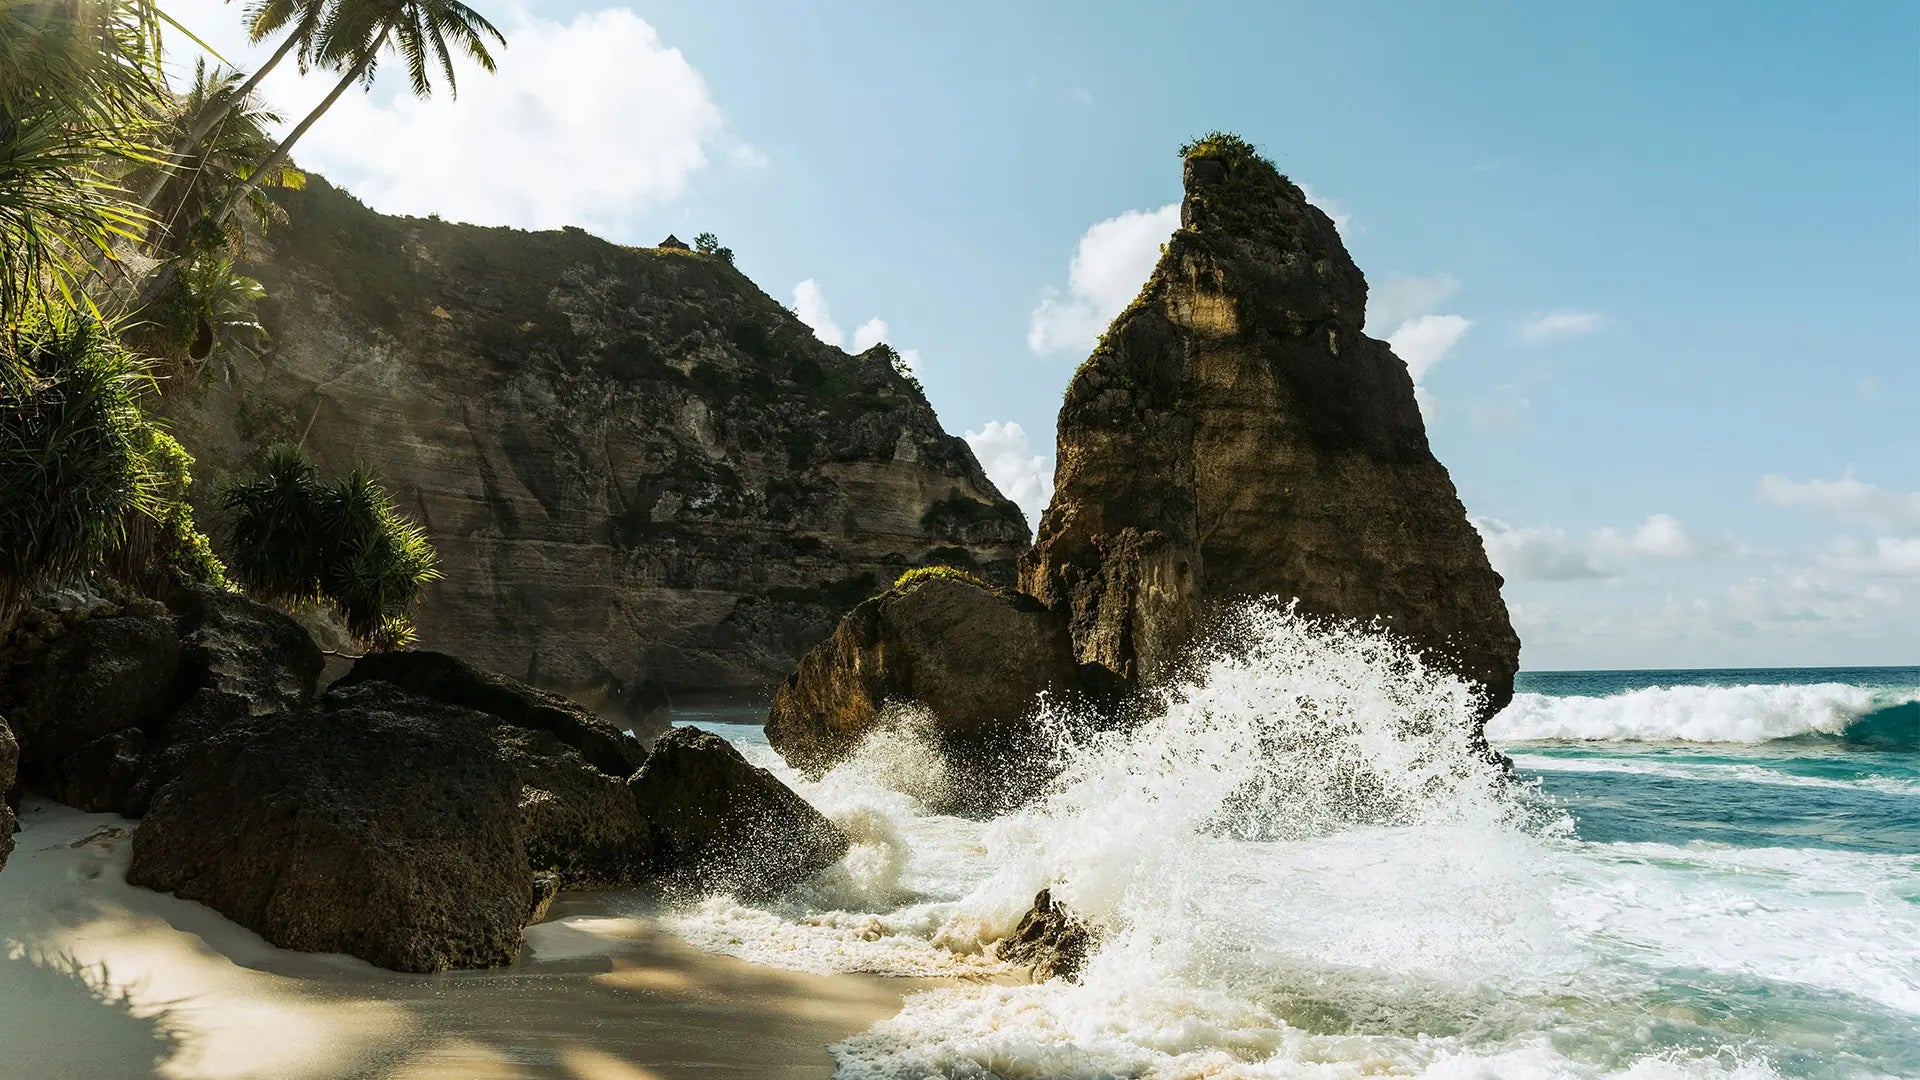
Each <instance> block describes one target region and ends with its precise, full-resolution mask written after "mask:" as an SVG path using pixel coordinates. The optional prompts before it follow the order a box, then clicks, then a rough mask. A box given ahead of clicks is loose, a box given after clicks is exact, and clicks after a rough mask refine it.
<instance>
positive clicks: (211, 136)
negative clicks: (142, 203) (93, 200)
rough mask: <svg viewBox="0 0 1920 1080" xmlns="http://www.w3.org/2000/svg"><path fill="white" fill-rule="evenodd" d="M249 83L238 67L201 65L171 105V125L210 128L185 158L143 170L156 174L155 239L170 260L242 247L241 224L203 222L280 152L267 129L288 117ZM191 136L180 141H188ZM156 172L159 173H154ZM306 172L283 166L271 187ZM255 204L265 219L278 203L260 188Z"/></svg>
mask: <svg viewBox="0 0 1920 1080" xmlns="http://www.w3.org/2000/svg"><path fill="white" fill-rule="evenodd" d="M245 90H246V86H245V85H244V84H243V83H242V81H241V77H240V74H239V73H238V72H234V71H225V70H215V71H211V72H210V71H208V70H207V66H206V62H205V61H201V62H200V63H198V64H197V65H196V66H195V69H194V79H193V86H192V87H191V88H190V89H189V90H188V91H187V93H186V94H185V95H184V96H182V97H181V98H180V100H179V102H178V104H177V106H176V107H175V108H174V109H173V110H171V112H170V114H169V116H168V118H167V121H166V126H167V127H169V128H171V129H173V130H174V131H191V130H198V129H201V128H205V129H206V134H205V136H204V137H203V139H202V140H201V141H199V142H197V143H193V144H192V148H191V149H190V150H188V151H187V154H186V156H185V157H178V156H176V157H175V158H174V159H173V161H171V162H169V163H164V164H155V165H151V166H147V167H146V168H143V169H140V170H136V175H135V178H136V179H142V180H148V182H147V183H146V185H145V186H146V190H147V191H148V192H150V193H151V194H150V195H149V197H148V198H147V200H146V207H147V210H148V212H149V213H150V214H151V215H152V216H153V218H154V222H153V227H152V229H151V230H150V231H149V234H148V237H147V244H148V245H149V246H151V247H155V248H157V249H158V251H157V254H158V255H160V256H161V257H162V258H179V257H181V256H185V255H190V254H195V253H199V252H206V251H210V250H213V249H216V248H221V247H225V248H228V249H230V250H236V251H237V247H238V241H239V230H233V229H229V230H226V231H225V233H224V234H223V233H222V232H221V231H220V230H217V229H215V230H208V229H204V228H198V227H197V226H199V225H201V223H202V222H203V221H204V219H205V217H206V214H207V211H208V210H209V209H210V208H211V207H213V206H217V205H219V204H220V203H221V202H223V201H224V200H225V198H226V195H227V193H228V192H229V191H231V190H232V188H233V185H235V184H238V183H239V182H241V181H243V180H245V179H247V178H248V177H250V176H252V175H253V174H254V172H255V171H256V170H257V163H258V162H259V161H261V160H262V159H264V158H265V157H267V155H269V154H270V153H272V152H273V139H272V137H271V136H269V135H268V134H267V129H268V128H269V127H270V126H272V125H274V124H277V123H279V122H280V117H279V116H278V115H276V114H274V113H273V112H272V111H270V110H268V109H266V108H264V107H263V106H262V105H261V104H260V101H259V99H258V98H257V97H254V98H250V97H245V96H242V93H243V91H245ZM216 115H217V116H221V117H224V119H223V120H222V121H221V122H220V123H219V124H218V125H217V126H215V127H208V126H207V125H206V123H205V121H206V118H207V117H209V116H216ZM185 143H186V140H185V139H182V140H180V144H185ZM149 171H150V172H152V173H153V174H155V175H154V176H153V177H152V178H150V179H149V178H148V177H147V176H146V173H147V172H149ZM305 183H306V176H305V174H303V173H302V172H300V170H298V169H296V168H294V167H293V166H291V165H286V164H282V165H281V166H280V168H279V169H278V170H276V171H275V173H274V175H272V176H269V177H267V178H266V179H265V181H264V183H263V185H262V186H263V187H282V188H296V189H297V188H299V187H301V186H303V185H304V184H305ZM248 209H249V210H250V211H251V212H252V215H253V216H254V217H255V218H256V219H257V221H258V222H259V223H260V224H262V225H264V224H266V222H267V221H268V220H269V219H270V218H271V217H272V214H273V211H274V206H273V204H272V203H271V202H269V201H268V199H267V197H266V195H265V193H264V192H262V191H259V190H256V191H255V192H254V195H253V198H252V200H251V202H250V204H249V207H248Z"/></svg>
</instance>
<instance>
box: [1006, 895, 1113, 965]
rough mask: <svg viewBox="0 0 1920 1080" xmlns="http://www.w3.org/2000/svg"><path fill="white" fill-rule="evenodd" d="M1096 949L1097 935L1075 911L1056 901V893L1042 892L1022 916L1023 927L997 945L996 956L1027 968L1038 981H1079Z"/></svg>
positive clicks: (1018, 927) (1020, 926) (1017, 928)
mask: <svg viewBox="0 0 1920 1080" xmlns="http://www.w3.org/2000/svg"><path fill="white" fill-rule="evenodd" d="M1093 947H1094V938H1093V932H1092V931H1091V930H1089V929H1088V928H1087V924H1086V923H1085V922H1084V921H1083V920H1082V919H1081V918H1080V917H1079V916H1078V915H1075V914H1074V913H1073V909H1072V908H1069V907H1067V905H1065V904H1062V903H1060V902H1059V901H1058V900H1055V899H1054V898H1053V890H1051V889H1041V890H1040V894H1039V895H1038V896H1035V897H1034V898H1033V907H1032V908H1030V909H1028V911H1027V913H1026V914H1025V915H1022V916H1021V917H1020V925H1018V926H1016V927H1014V930H1013V933H1011V934H1008V935H1007V936H1006V937H1004V938H1002V939H1000V942H999V943H998V944H997V945H995V946H994V948H993V955H994V957H995V959H998V960H1001V961H1004V962H1006V963H1009V964H1019V965H1020V966H1021V967H1024V968H1026V969H1027V971H1028V974H1029V975H1030V976H1031V977H1032V979H1033V981H1034V982H1046V981H1047V980H1048V979H1068V980H1075V979H1078V978H1079V976H1080V966H1081V965H1082V964H1084V963H1086V960H1087V955H1088V954H1089V953H1091V952H1092V951H1093Z"/></svg>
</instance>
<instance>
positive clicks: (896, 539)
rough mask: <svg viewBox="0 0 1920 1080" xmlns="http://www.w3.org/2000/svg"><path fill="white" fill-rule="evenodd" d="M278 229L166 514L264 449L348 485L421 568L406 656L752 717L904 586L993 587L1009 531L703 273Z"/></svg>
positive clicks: (593, 694)
mask: <svg viewBox="0 0 1920 1080" xmlns="http://www.w3.org/2000/svg"><path fill="white" fill-rule="evenodd" d="M283 201H284V203H285V206H286V210H287V215H288V219H287V221H286V223H285V224H282V225H278V226H276V227H275V228H274V229H273V230H272V233H271V235H270V236H269V238H268V244H269V246H270V250H268V251H266V252H263V253H261V256H260V257H259V258H258V259H257V260H256V261H255V264H254V265H253V266H251V267H250V268H249V272H251V273H253V274H254V275H255V276H257V277H258V278H260V279H261V280H262V281H263V282H264V283H265V284H266V286H267V288H268V291H269V299H268V300H267V302H266V303H265V304H264V305H263V312H262V314H263V321H264V322H265V323H266V325H267V327H268V329H269V330H270V331H271V333H272V343H271V347H270V349H269V350H268V351H267V353H266V354H265V355H264V357H263V358H262V359H261V360H259V361H253V360H243V361H241V362H239V363H238V365H237V366H236V367H235V368H234V370H233V372H232V374H231V376H230V377H228V378H226V379H224V380H223V379H221V378H217V377H216V378H214V379H211V380H210V381H209V383H208V385H207V386H206V387H204V388H202V389H199V390H195V391H192V392H184V393H176V394H175V395H173V397H172V398H171V399H170V400H169V403H168V406H167V411H168V412H169V413H170V418H171V420H172V423H173V426H174V430H175V433H176V434H177V435H178V436H179V438H180V439H181V441H182V442H183V443H184V444H185V445H187V446H188V447H189V448H190V449H191V450H192V451H193V452H194V454H196V455H197V456H198V458H199V464H198V466H197V469H198V471H200V472H201V473H202V474H203V475H201V476H200V477H199V479H200V483H198V484H196V485H195V490H196V492H200V493H209V492H212V491H215V490H216V489H217V488H218V487H219V485H220V484H221V483H222V482H223V481H225V480H227V479H229V478H232V477H234V476H237V475H241V474H244V473H246V472H247V471H248V470H250V469H251V468H252V467H253V465H254V463H255V461H256V460H257V458H258V456H259V454H260V452H261V450H262V449H263V448H264V447H265V446H267V445H268V444H270V443H272V442H273V441H276V440H283V439H284V440H298V441H302V442H303V443H304V445H305V447H306V449H307V450H308V451H309V453H311V454H312V455H313V456H314V458H315V459H316V460H317V461H318V462H319V463H320V464H321V465H322V466H324V467H327V468H332V469H339V468H343V467H346V466H348V465H350V464H352V463H353V462H355V461H361V462H365V463H367V464H370V465H373V466H375V467H376V468H377V469H378V470H379V472H380V475H381V478H382V479H383V480H384V481H385V483H386V484H387V485H388V486H389V487H390V488H392V489H394V491H395V493H396V495H397V496H398V498H399V500H400V502H401V504H402V506H403V508H404V509H406V510H408V511H409V512H410V513H412V514H414V515H415V516H417V517H418V519H419V520H420V521H421V522H422V523H423V524H424V525H425V526H426V527H427V529H428V530H429V532H430V534H431V536H432V539H433V542H434V544H435V546H436V547H438V549H439V551H440V566H441V569H442V570H443V571H444V573H445V580H443V581H441V582H439V583H438V584H437V585H435V586H434V587H433V588H432V590H431V592H430V594H429V596H428V599H427V601H426V603H425V606H424V608H423V610H422V611H421V612H420V614H419V616H418V619H417V622H418V625H419V628H420V632H421V643H422V644H423V645H424V646H427V647H431V648H436V649H441V650H445V651H448V652H452V653H456V654H458V655H460V656H462V657H465V658H467V659H468V660H471V661H472V662H474V663H475V664H478V665H480V666H482V667H488V668H493V669H496V670H500V671H504V672H509V673H512V674H515V675H518V676H520V677H522V678H525V679H526V680H527V681H530V682H534V683H537V684H540V685H543V686H546V687H548V688H551V689H555V690H559V691H561V692H564V693H567V694H570V695H573V696H576V697H578V698H580V699H582V700H585V701H587V702H589V703H593V704H596V705H598V706H601V707H603V708H604V707H607V706H609V705H618V704H619V703H621V702H627V703H636V702H638V701H640V700H641V699H642V698H645V697H647V696H649V695H651V694H652V693H654V692H655V691H657V690H659V689H665V690H668V691H674V690H686V689H695V688H714V689H732V690H748V691H756V692H765V691H768V690H770V689H771V687H772V686H773V684H774V683H775V682H777V681H778V680H779V679H780V678H781V677H783V676H784V675H786V673H787V672H789V671H790V670H792V668H793V666H794V664H795V662H796V661H797V659H798V657H799V656H800V654H801V653H802V652H804V651H805V650H806V649H807V648H808V647H809V646H811V645H812V644H814V643H815V642H817V641H819V640H820V639H822V638H824V637H825V636H826V635H827V634H828V633H829V632H830V631H831V630H832V628H833V623H834V620H835V619H836V618H837V617H838V616H839V615H840V613H841V612H843V611H845V610H846V609H847V608H848V607H850V606H851V605H852V604H853V603H854V602H856V601H858V600H859V599H861V598H862V597H864V596H866V595H868V594H869V593H871V592H874V591H876V590H877V589H878V588H879V587H881V586H884V585H885V584H886V583H888V582H891V581H892V580H893V579H894V578H895V577H897V576H898V575H899V574H900V573H901V571H902V570H904V569H907V568H910V567H913V566H918V565H924V564H929V563H951V564H955V565H964V566H968V567H970V568H971V569H973V570H974V571H975V572H976V573H979V574H981V575H983V576H985V577H987V578H989V579H990V580H991V579H998V580H1001V581H1006V582H1011V580H1012V576H1013V560H1014V557H1015V556H1016V554H1017V553H1018V551H1019V550H1020V549H1021V548H1022V547H1024V546H1025V544H1026V540H1027V531H1026V526H1025V524H1024V523H1023V522H1022V520H1021V518H1020V515H1019V512H1018V511H1017V510H1016V509H1015V508H1014V506H1013V505H1012V504H1011V503H1009V502H1008V501H1006V500H1005V499H1004V498H1002V497H1001V496H1000V495H999V493H998V492H997V491H995V490H994V488H993V486H992V484H991V483H990V482H989V481H988V480H987V478H986V476H985V475H984V474H983V473H982V471H981V469H980V466H979V464H978V463H977V462H976V461H975V460H974V457H973V455H972V453H971V451H969V450H968V448H967V446H966V444H965V443H964V442H963V441H962V440H960V439H956V438H954V437H952V436H950V435H948V434H946V433H945V432H944V431H942V430H941V428H940V425H939V422H938V420H937V419H936V418H935V417H934V414H933V411H932V409H931V408H930V407H929V406H928V405H927V402H926V400H925V398H924V397H923V396H922V395H921V394H920V392H919V390H918V388H917V387H916V386H914V385H913V384H912V383H911V382H910V381H909V380H907V379H906V378H904V377H903V376H901V375H900V374H898V373H896V372H895V371H894V369H893V366H892V364H891V363H890V356H889V354H888V352H887V350H885V349H884V348H880V347H876V348H875V349H873V350H870V351H868V352H867V353H864V354H862V355H859V356H849V355H847V354H846V353H843V352H841V351H840V350H838V349H835V348H833V347H831V346H828V345H825V344H822V343H821V342H820V341H818V340H817V339H815V338H814V336H813V335H812V333H811V332H810V331H809V330H808V329H807V327H806V326H804V325H803V324H801V323H800V322H799V320H798V319H796V318H795V317H794V316H793V315H792V314H790V313H789V312H788V311H786V310H785V309H784V308H782V307H781V306H780V304H779V303H777V302H776V301H774V300H773V299H772V298H771V297H769V296H767V295H766V294H765V293H763V292H761V291H760V290H759V289H758V288H756V287H755V286H754V285H753V283H752V282H751V281H749V280H748V279H747V278H746V277H745V276H744V275H742V274H741V273H740V272H739V271H738V270H736V269H734V267H733V266H732V265H731V264H730V263H729V262H727V261H725V260H724V259H721V258H719V257H716V256H712V255H702V254H698V253H695V252H691V251H687V250H684V248H680V249H674V248H629V247H621V246H617V245H614V244H610V243H606V242H604V241H601V240H598V239H595V238H594V237H591V236H589V235H587V234H585V233H583V232H580V231H578V230H572V229H569V230H564V231H559V232H544V233H527V232H521V231H518V230H512V229H488V228H479V227H474V226H467V225H455V224H449V223H444V222H440V221H437V220H423V219H418V218H395V217H387V216H384V215H380V214H377V213H374V212H372V211H370V210H368V209H366V208H365V207H363V206H361V205H360V204H359V203H358V202H356V201H354V200H353V199H352V198H351V197H350V196H348V195H346V194H345V193H343V192H341V191H339V190H337V189H335V188H333V187H331V186H329V185H328V184H327V183H325V182H324V181H322V180H319V179H317V178H316V179H315V180H314V181H313V182H312V183H311V184H310V185H309V186H308V188H307V189H306V190H305V191H301V192H290V193H286V194H285V195H284V198H283ZM214 524H215V525H216V527H217V525H218V521H217V520H216V521H215V522H214Z"/></svg>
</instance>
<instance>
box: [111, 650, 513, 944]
mask: <svg viewBox="0 0 1920 1080" xmlns="http://www.w3.org/2000/svg"><path fill="white" fill-rule="evenodd" d="M494 727H495V721H494V720H493V719H492V718H491V717H489V716H486V715H485V714H482V713H477V712H474V711H472V710H468V709H462V708H458V707H454V706H449V705H443V704H439V703H436V702H429V701H423V700H421V699H419V698H415V697H411V696H409V695H407V694H405V693H404V692H402V691H401V690H399V689H398V688H396V687H393V686H391V685H388V684H385V683H377V682H370V683H367V684H364V685H361V686H354V687H348V688H345V689H342V690H338V691H335V692H332V693H330V694H328V695H327V697H326V698H325V699H323V700H322V701H321V702H319V703H318V704H317V705H315V706H312V707H309V708H305V709H298V710H294V711H290V712H285V713H279V714H276V715H272V716H266V717H261V718H256V719H250V720H245V721H243V722H240V723H237V724H235V725H232V726H230V727H228V728H227V729H225V730H223V731H221V732H219V733H217V734H215V735H214V736H212V737H210V738H208V739H205V740H202V741H200V742H197V743H195V744H192V745H191V746H190V747H188V753H187V756H186V759H185V760H184V761H183V762H182V764H181V768H180V770H179V773H178V775H176V776H175V777H173V778H172V779H171V780H169V782H168V783H167V784H166V786H165V787H163V788H161V789H160V791H159V792H158V794H157V795H156V796H155V797H154V799H153V805H152V807H151V809H150V810H149V811H148V814H147V818H146V820H145V821H143V822H142V823H141V825H140V827H139V828H138V829H137V830H136V831H135V833H134V839H133V863H132V866H131V868H130V869H129V870H128V873H127V880H128V881H129V882H131V883H133V884H136V885H143V886H146V887H148V888H153V889H158V890H161V891H164V892H171V893H174V894H176V895H178V896H181V897H184V898H186V899H189V900H197V901H199V902H201V903H204V904H206V905H208V906H209V907H211V908H213V909H214V910H216V911H219V912H220V913H221V914H223V915H225V916H227V917H228V918H230V919H232V920H234V921H235V922H237V923H239V924H241V925H242V926H246V927H248V928H249V929H252V930H255V931H257V932H258V933H259V934H260V935H261V936H263V937H265V938H266V939H267V940H268V941H270V942H272V943H273V944H275V945H279V946H281V947H283V948H290V949H301V950H305V951H309V952H344V953H348V954H351V955H354V956H358V957H361V958H362V959H365V960H368V961H370V962H372V963H374V964H378V965H380V966H382V967H386V968H391V969H393V970H396V971H420V972H429V971H441V970H445V969H448V968H471V967H487V966H491V965H497V964H504V963H508V962H510V961H512V960H513V959H514V957H515V956H516V955H517V954H518V953H519V950H520V945H521V940H522V939H521V930H522V927H523V926H524V925H525V923H526V920H527V917H528V914H529V913H530V912H531V911H533V910H534V903H533V884H532V873H531V871H530V870H529V869H528V865H527V856H526V849H525V847H524V846H523V844H522V842H521V834H520V810H519V805H518V795H519V790H520V783H519V781H518V778H517V777H515V775H514V773H513V770H512V769H511V768H510V767H508V765H507V764H506V763H505V762H503V761H502V760H501V759H500V756H499V754H498V753H497V752H496V750H495V748H494V745H493V741H492V738H491V731H492V729H493V728H494Z"/></svg>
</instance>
